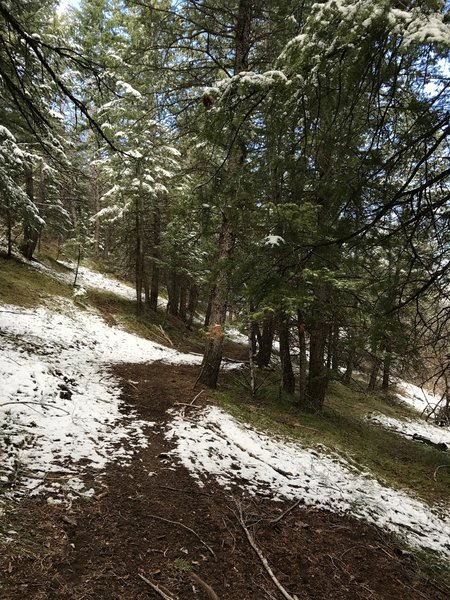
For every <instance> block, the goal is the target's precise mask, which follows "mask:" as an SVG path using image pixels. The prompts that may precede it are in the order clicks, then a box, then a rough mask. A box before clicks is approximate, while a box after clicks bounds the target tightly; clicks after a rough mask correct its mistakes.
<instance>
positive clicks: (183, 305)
mask: <svg viewBox="0 0 450 600" xmlns="http://www.w3.org/2000/svg"><path fill="white" fill-rule="evenodd" d="M187 293H188V286H187V282H186V280H185V279H184V280H183V281H182V282H181V284H180V308H179V311H178V314H179V317H180V319H181V320H182V321H183V323H186V320H187Z"/></svg>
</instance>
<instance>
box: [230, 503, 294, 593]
mask: <svg viewBox="0 0 450 600" xmlns="http://www.w3.org/2000/svg"><path fill="white" fill-rule="evenodd" d="M234 502H235V504H236V507H237V509H238V516H237V519H238V521H239V524H240V526H241V527H242V529H243V530H244V533H245V535H246V537H247V540H248V543H249V544H250V546H251V547H252V548H253V550H254V551H255V552H256V554H257V556H258V558H259V560H260V561H261V563H262V565H263V567H264V568H265V570H266V571H267V573H268V575H269V577H270V578H271V579H272V581H273V582H274V584H275V586H276V587H277V588H278V590H279V591H280V592H281V594H282V595H283V597H284V598H286V600H298V596H295V595H294V596H291V595H290V594H289V592H288V591H287V590H286V589H285V588H284V587H283V585H282V584H281V583H280V582H279V580H278V579H277V577H276V576H275V574H274V572H273V571H272V569H271V568H270V565H269V563H268V562H267V558H266V557H265V556H264V554H263V553H262V551H261V550H260V549H259V548H258V546H257V545H256V542H255V540H254V538H253V536H252V534H251V533H250V531H249V530H248V529H247V527H246V526H245V523H244V518H243V516H242V506H241V505H240V504H239V503H238V501H237V500H236V498H235V499H234Z"/></svg>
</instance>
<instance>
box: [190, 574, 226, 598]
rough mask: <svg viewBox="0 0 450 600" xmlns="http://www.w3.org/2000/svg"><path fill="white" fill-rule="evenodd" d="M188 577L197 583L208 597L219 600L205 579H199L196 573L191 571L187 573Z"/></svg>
mask: <svg viewBox="0 0 450 600" xmlns="http://www.w3.org/2000/svg"><path fill="white" fill-rule="evenodd" d="M189 577H190V578H191V579H192V580H193V581H194V582H195V583H197V584H198V585H199V586H200V587H201V588H202V590H203V591H204V592H206V595H207V596H208V598H209V599H210V600H219V596H218V595H217V594H216V592H215V591H214V590H213V589H212V587H211V586H210V585H209V584H208V583H206V581H203V579H201V578H200V577H199V576H198V575H197V573H193V572H192V571H191V572H190V573H189Z"/></svg>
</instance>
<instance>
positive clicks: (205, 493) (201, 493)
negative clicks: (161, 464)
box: [158, 485, 211, 498]
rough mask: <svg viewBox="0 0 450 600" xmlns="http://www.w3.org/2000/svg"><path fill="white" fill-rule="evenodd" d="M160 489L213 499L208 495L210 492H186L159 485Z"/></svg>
mask: <svg viewBox="0 0 450 600" xmlns="http://www.w3.org/2000/svg"><path fill="white" fill-rule="evenodd" d="M158 487H159V488H161V489H162V490H170V491H171V492H181V493H182V494H200V495H201V496H207V497H208V498H211V494H208V492H203V491H202V490H185V489H182V488H174V487H170V486H169V485H159V486H158Z"/></svg>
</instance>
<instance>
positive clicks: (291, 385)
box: [278, 310, 295, 394]
mask: <svg viewBox="0 0 450 600" xmlns="http://www.w3.org/2000/svg"><path fill="white" fill-rule="evenodd" d="M278 333H279V336H280V360H281V386H282V388H283V390H284V391H285V392H287V393H288V394H293V393H294V392H295V377H294V370H293V368H292V360H291V352H290V344H289V317H288V316H287V315H286V313H285V312H284V310H280V311H279V313H278Z"/></svg>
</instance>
